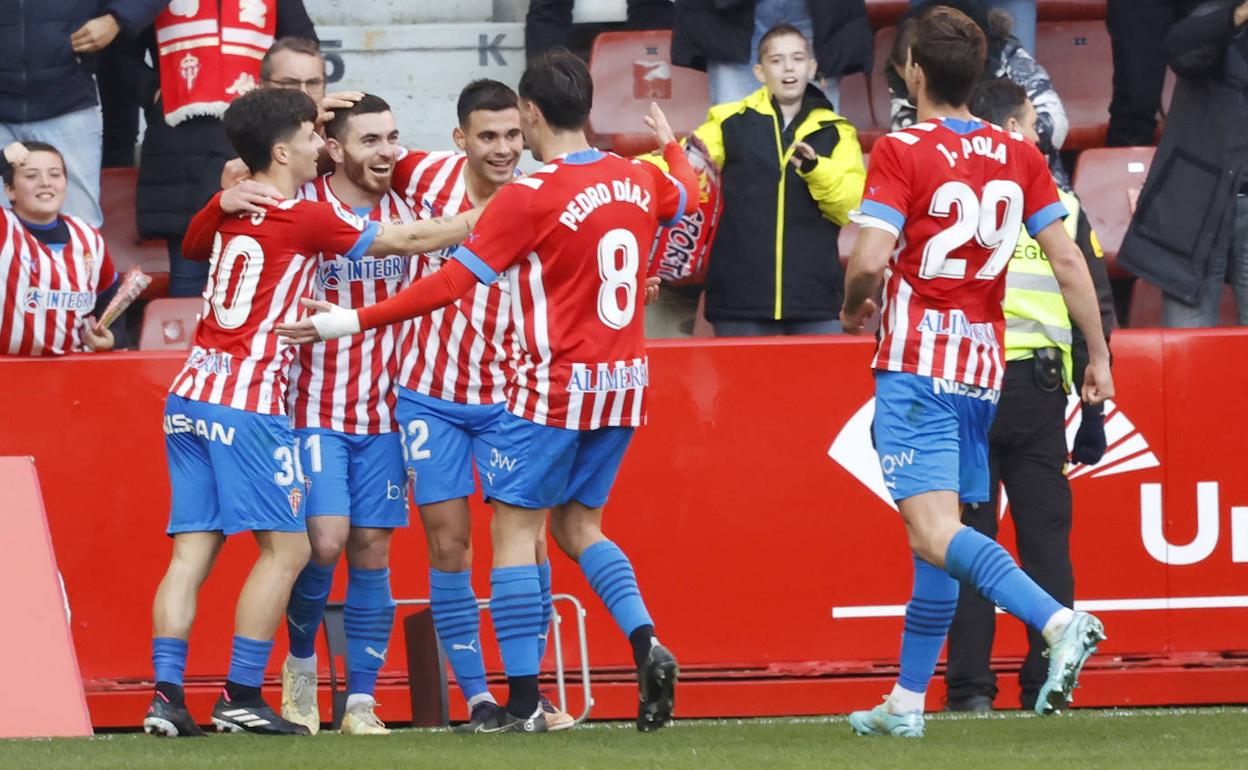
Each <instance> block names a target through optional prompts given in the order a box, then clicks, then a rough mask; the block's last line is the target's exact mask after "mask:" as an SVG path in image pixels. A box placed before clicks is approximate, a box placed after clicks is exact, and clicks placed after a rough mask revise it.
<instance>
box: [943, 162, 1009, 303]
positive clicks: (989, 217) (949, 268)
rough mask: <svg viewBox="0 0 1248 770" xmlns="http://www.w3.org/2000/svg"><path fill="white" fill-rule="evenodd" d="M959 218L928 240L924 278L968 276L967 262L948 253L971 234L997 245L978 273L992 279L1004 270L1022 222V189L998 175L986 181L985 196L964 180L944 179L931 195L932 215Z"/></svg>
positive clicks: (981, 241)
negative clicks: (955, 215)
mask: <svg viewBox="0 0 1248 770" xmlns="http://www.w3.org/2000/svg"><path fill="white" fill-rule="evenodd" d="M955 209H956V214H957V219H956V220H954V222H953V224H952V225H950V226H949V227H947V228H945V229H944V230H941V231H940V232H939V233H937V234H936V235H934V236H932V237H931V239H929V240H928V242H927V246H926V247H924V249H923V263H922V265H920V267H919V277H921V278H965V277H966V260H965V259H962V258H960V257H951V256H949V255H950V253H951V252H953V251H956V250H957V249H960V248H961V247H962V246H964V245H966V244H967V243H968V242H969V241H970V240H971V239H972V238H974V239H976V240H977V241H978V242H979V245H980V246H982V247H984V248H986V249H992V256H990V257H989V258H988V261H987V262H985V263H984V266H983V267H982V268H980V269H979V272H977V273H976V274H975V277H976V278H978V279H980V280H985V281H991V280H992V279H994V278H996V277H997V276H998V275H1000V274H1001V272H1002V271H1003V270H1005V268H1006V266H1007V265H1009V264H1010V258H1011V257H1012V256H1014V247H1015V246H1016V245H1017V244H1018V236H1019V233H1020V232H1021V230H1020V228H1021V227H1022V225H1023V189H1022V188H1021V187H1019V186H1018V183H1017V182H1013V181H1010V180H1009V179H993V180H992V181H990V182H988V184H986V185H984V194H983V197H982V199H981V198H979V197H977V196H976V195H975V191H974V190H972V189H971V186H970V185H968V184H966V183H965V182H945V183H944V184H942V185H941V186H940V187H938V188H936V192H935V193H933V194H932V205H931V206H930V207H929V209H928V213H929V214H931V215H932V216H933V217H949V216H953V215H954V213H955Z"/></svg>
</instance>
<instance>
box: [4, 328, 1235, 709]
mask: <svg viewBox="0 0 1248 770" xmlns="http://www.w3.org/2000/svg"><path fill="white" fill-rule="evenodd" d="M1113 349H1114V355H1115V358H1114V371H1115V376H1116V380H1117V384H1118V390H1119V397H1118V398H1117V399H1115V400H1114V402H1113V403H1112V405H1110V407H1109V409H1108V416H1107V419H1106V430H1107V435H1108V439H1109V450H1108V451H1107V453H1106V455H1105V458H1104V460H1102V462H1101V463H1100V464H1098V465H1097V466H1095V467H1092V468H1083V467H1074V468H1072V469H1071V471H1070V477H1071V485H1072V488H1073V492H1074V501H1075V522H1074V533H1073V556H1074V564H1075V571H1076V595H1077V597H1078V602H1079V606H1080V607H1082V608H1086V609H1089V610H1092V611H1095V612H1097V613H1099V614H1100V615H1101V617H1102V618H1103V619H1104V621H1105V624H1106V627H1107V630H1108V633H1109V640H1108V641H1107V642H1105V643H1104V644H1103V645H1102V654H1100V655H1098V656H1097V657H1096V658H1094V659H1093V661H1092V662H1091V663H1090V664H1089V668H1088V671H1087V672H1085V675H1084V688H1083V689H1081V690H1080V693H1079V701H1080V704H1081V705H1127V704H1140V703H1145V702H1153V703H1167V702H1175V703H1180V702H1181V703H1196V702H1215V703H1220V702H1239V701H1243V700H1244V699H1245V698H1244V696H1245V693H1246V692H1248V689H1245V684H1246V683H1248V679H1246V678H1245V676H1246V674H1248V612H1245V609H1246V608H1248V473H1245V472H1244V470H1243V463H1244V458H1245V456H1246V450H1248V399H1245V398H1243V395H1242V391H1243V386H1242V383H1243V382H1244V381H1245V380H1248V332H1244V331H1238V330H1218V329H1210V330H1196V331H1161V330H1156V331H1153V330H1149V331H1124V332H1119V333H1118V334H1115V336H1114V341H1113ZM870 350H871V343H870V341H869V340H859V339H850V338H836V339H829V338H806V339H800V338H799V339H775V340H740V341H733V340H695V341H669V342H656V343H653V344H652V345H651V349H650V356H651V357H650V362H651V372H652V377H651V383H652V389H653V392H652V397H651V399H650V402H649V403H650V412H649V424H648V426H647V427H644V428H642V429H641V430H639V431H638V433H637V436H636V438H635V440H634V442H633V446H632V447H631V449H630V451H629V453H628V456H627V458H626V459H625V461H624V465H623V468H622V470H621V473H620V476H619V482H618V484H617V486H616V488H615V491H614V493H613V494H612V496H611V499H610V502H609V503H608V505H607V515H606V523H605V529H606V531H607V533H608V535H609V536H610V537H612V538H613V539H614V540H616V541H617V542H619V543H620V545H621V547H622V548H624V550H625V551H626V552H627V553H628V554H629V556H630V558H631V559H632V561H633V564H634V566H635V567H636V570H637V575H638V578H639V581H640V584H641V588H642V590H643V592H644V595H645V598H646V601H647V603H648V605H649V608H650V611H651V613H652V614H653V616H654V618H655V621H656V626H657V628H658V633H659V634H660V636H661V638H662V639H663V641H664V643H665V644H667V645H668V646H670V647H671V648H672V650H673V651H674V652H676V654H677V655H678V657H679V658H680V660H681V664H682V669H683V671H684V672H685V680H686V681H687V682H689V683H690V684H689V689H688V690H686V691H685V692H686V693H687V697H686V698H685V700H683V701H682V704H683V707H682V712H681V713H682V714H683V715H685V716H695V715H701V714H705V715H714V714H717V713H718V714H743V713H744V714H748V713H818V712H831V711H836V710H839V706H840V705H842V702H841V701H838V700H835V699H830V696H828V695H827V693H828V692H830V690H829V689H827V688H828V687H832V686H833V684H829V683H834V684H835V683H842V682H843V683H848V684H846V686H850V685H852V686H853V687H854V688H856V689H854V691H853V694H854V697H855V698H856V699H861V697H862V696H863V695H864V694H869V695H870V698H871V700H872V701H874V699H875V697H877V696H878V695H879V694H882V693H884V692H886V691H887V686H888V684H887V679H886V677H887V675H888V674H889V672H890V671H892V670H895V669H894V667H895V665H896V655H897V650H898V644H897V640H898V636H899V634H900V633H901V617H900V616H901V613H902V608H903V607H902V606H903V603H904V602H905V601H906V599H907V597H908V595H909V589H910V582H911V566H910V558H909V554H908V552H907V550H906V547H905V538H904V533H903V529H902V525H901V522H900V519H899V518H898V516H897V514H896V513H895V512H894V510H893V507H892V505H891V504H890V503H889V502H888V499H887V495H885V494H883V492H884V489H883V484H882V478H881V474H880V470H879V466H878V460H877V458H876V455H875V453H874V450H873V449H872V447H871V443H870V439H869V433H868V429H869V425H870V419H871V412H872V409H873V403H872V400H871V396H872V378H871V374H870V371H869V370H868V368H867V361H868V360H869V356H870ZM181 363H182V361H181V356H180V355H179V354H176V353H118V354H109V355H98V354H97V355H77V356H67V357H64V358H59V359H55V360H46V359H45V360H34V359H15V358H11V359H0V398H2V399H3V403H4V404H5V405H6V408H7V410H8V413H7V415H6V418H5V419H4V420H3V421H2V422H0V455H31V456H34V457H35V458H36V462H37V464H38V468H39V473H40V477H41V478H42V480H43V492H44V500H45V504H46V508H47V511H48V520H49V524H50V527H51V531H52V537H53V542H54V544H55V548H56V555H57V561H58V563H59V564H60V565H61V569H62V571H63V573H64V579H65V586H66V590H67V593H68V598H69V603H70V605H71V607H72V609H73V635H74V640H75V643H76V646H77V650H78V656H79V662H80V667H81V671H82V676H83V677H84V679H85V680H86V686H87V692H88V697H89V698H91V697H96V696H98V694H100V693H104V692H110V691H113V690H119V689H125V688H126V687H127V686H130V685H129V684H127V683H132V684H133V687H135V688H136V690H138V691H142V688H141V686H140V683H141V682H142V681H144V680H146V679H148V678H150V676H151V673H150V663H149V637H150V631H151V625H150V613H151V601H152V595H153V592H154V591H155V588H156V585H157V583H158V582H159V580H160V578H161V575H162V573H163V571H164V569H165V566H166V564H167V560H168V555H169V547H170V546H169V541H168V539H167V538H166V537H165V535H164V529H165V525H166V517H167V513H168V495H169V488H168V476H167V472H166V469H165V454H164V441H163V438H164V437H163V436H162V425H161V410H162V404H163V400H164V397H165V392H166V390H167V388H168V385H169V383H170V381H171V380H172V379H173V377H174V375H175V374H176V373H177V371H178V369H179V367H180V366H181ZM1070 413H1071V415H1072V420H1073V419H1075V418H1076V417H1077V414H1078V410H1077V409H1074V408H1073V405H1072V409H1071V410H1070ZM1075 427H1076V426H1075V425H1074V423H1073V422H1072V423H1071V425H1070V426H1069V430H1070V431H1071V433H1072V434H1073V430H1074V429H1075ZM893 461H897V462H901V461H904V458H894V460H893ZM1003 513H1005V514H1006V515H1005V516H1004V521H1003V522H1002V530H1001V537H1002V540H1003V542H1004V543H1006V545H1007V547H1009V548H1010V549H1011V550H1013V537H1014V534H1013V529H1012V527H1011V525H1010V522H1009V516H1008V512H1003ZM474 516H475V521H474V523H475V525H476V526H475V531H474V538H475V541H474V545H475V553H476V554H477V560H478V567H479V568H478V569H477V570H476V571H475V574H474V578H475V580H476V590H477V593H478V595H479V596H482V597H484V596H488V595H489V586H488V570H487V569H484V565H485V564H487V563H488V562H487V556H486V555H487V554H488V553H489V527H488V509H487V508H486V507H485V506H484V505H482V504H481V502H480V500H479V498H478V499H477V500H476V501H474ZM554 550H555V549H553V548H552V551H554ZM392 552H393V554H394V557H393V560H392V572H393V576H394V581H395V587H394V593H395V596H396V597H401V598H419V597H425V596H427V595H428V585H427V562H426V557H425V544H424V538H423V535H422V533H421V532H420V530H419V528H417V527H412V528H408V529H407V530H405V531H401V532H399V533H397V534H396V538H395V543H394V547H393V551H392ZM254 554H255V545H254V543H253V542H252V541H251V540H250V539H249V538H247V537H236V538H233V539H232V541H231V542H230V543H229V544H227V546H226V548H225V549H224V552H223V553H222V555H221V557H220V559H219V561H218V562H217V567H216V569H215V571H214V573H213V574H212V576H211V577H210V578H209V579H208V581H207V583H206V584H205V586H204V590H203V591H202V593H201V601H200V605H199V618H198V620H197V622H196V626H195V631H194V633H193V635H192V638H191V655H190V664H189V668H188V670H187V675H188V683H190V684H193V683H195V682H205V683H206V682H219V681H220V680H221V679H222V678H223V677H224V674H225V672H226V669H227V657H228V652H229V643H228V642H229V638H230V634H231V628H232V618H233V601H234V598H235V597H236V596H237V593H238V589H239V588H240V586H241V585H242V582H243V580H244V578H245V576H246V570H247V569H248V567H249V566H250V563H251V559H252V558H253V557H254ZM552 564H553V571H554V590H555V592H556V593H560V592H566V593H571V594H574V595H575V596H577V597H579V598H580V599H581V600H582V601H583V602H584V603H585V605H586V607H587V608H588V612H589V615H588V629H589V648H590V658H591V662H592V664H593V667H594V669H595V671H602V672H604V673H603V676H604V678H606V679H609V678H610V676H612V675H614V676H616V677H617V679H619V680H620V681H621V682H624V681H626V680H627V678H628V677H627V672H628V671H629V670H630V669H631V660H630V654H629V647H628V645H627V643H626V642H625V641H624V640H623V639H622V638H621V637H620V634H619V631H618V630H617V629H616V628H615V626H614V625H613V623H612V620H611V617H610V615H609V614H608V613H607V612H606V611H605V610H604V609H603V608H602V606H601V604H600V603H599V602H598V600H597V598H596V597H594V596H593V594H592V592H591V591H590V589H589V587H588V585H587V583H586V581H585V580H584V578H583V576H582V575H581V572H580V570H579V568H577V567H576V565H574V564H573V563H571V562H570V561H569V560H568V559H566V558H564V557H563V556H562V555H559V554H555V555H554V556H553V559H552ZM343 569H344V572H345V568H343ZM343 578H345V575H343V576H341V577H340V579H339V580H338V581H337V582H336V584H335V588H334V593H333V595H332V596H331V598H332V599H335V600H341V598H342V595H343V592H344V587H345V580H344V579H343ZM1001 617H1002V620H1001V623H1000V624H999V625H1000V628H999V632H998V643H997V647H996V655H997V656H1000V657H1001V659H1002V660H1003V661H1009V660H1013V661H1014V662H1015V665H1016V663H1017V658H1019V657H1021V655H1022V654H1023V652H1024V645H1025V640H1024V635H1023V633H1022V629H1021V625H1020V624H1019V623H1018V622H1017V621H1015V620H1013V619H1009V618H1006V617H1004V616H1001ZM482 637H483V640H486V643H485V645H484V646H485V647H486V649H487V653H486V660H487V666H489V667H490V669H491V670H492V671H494V670H500V669H501V666H500V664H499V661H498V658H497V653H496V652H494V649H495V645H494V643H493V641H492V640H493V633H492V629H490V627H489V625H488V623H486V624H485V627H484V628H483V633H482ZM396 641H397V637H396ZM284 645H285V639H284V632H280V631H279V637H278V652H277V653H275V654H274V656H273V659H272V661H271V665H272V666H273V667H274V668H273V671H271V672H270V673H271V674H275V673H276V671H277V669H276V666H278V665H279V664H280V661H281V651H282V650H284V649H285V646H284ZM572 646H573V644H572V642H571V639H570V638H569V642H568V643H567V645H566V646H565V651H568V650H569V649H570V648H571V647H572ZM396 649H398V648H396ZM569 656H570V657H569V666H570V667H571V666H575V665H577V663H578V661H577V658H576V656H575V655H574V654H572V653H571V652H569ZM551 657H553V656H551ZM322 660H323V661H324V657H322ZM403 665H404V662H403V660H402V656H401V655H392V656H390V660H389V661H388V663H387V665H386V669H385V670H383V677H384V676H391V677H393V678H395V679H397V678H398V677H399V676H400V675H401V673H402V669H403ZM550 665H553V663H552V662H551V660H548V661H547V666H550ZM611 672H614V674H612V673H611ZM840 674H852V675H853V676H848V677H840V676H838V675H840ZM1010 678H1011V677H1009V676H1005V677H1002V688H1003V698H1004V697H1005V695H1004V693H1005V692H1008V691H1009V687H1010V682H1009V679H1010ZM746 680H749V681H750V682H751V683H752V684H751V689H749V691H748V692H749V693H753V694H751V695H749V696H748V697H747V696H746V695H739V696H734V697H736V700H735V701H732V702H725V701H724V700H723V697H724V696H723V694H722V693H725V692H728V688H727V684H731V683H733V682H736V683H737V684H740V683H741V682H743V681H746ZM1145 680H1147V682H1145ZM716 681H718V682H720V683H721V684H722V683H727V684H725V689H716V685H715V682H716ZM793 683H806V684H811V685H815V684H817V685H818V687H817V688H815V689H812V690H810V692H812V693H813V692H816V691H817V692H819V693H820V695H818V697H812V698H810V699H808V700H801V699H800V698H796V697H795V696H792V695H786V696H785V698H784V701H783V703H777V704H776V705H775V708H776V709H786V710H779V711H772V712H768V711H767V710H766V709H767V708H770V707H769V706H764V705H760V704H762V703H763V699H761V698H762V696H761V695H759V693H764V692H766V691H768V690H767V688H769V687H773V686H775V687H780V686H782V685H786V686H787V685H789V684H793ZM854 683H857V684H854ZM864 683H865V684H864ZM1127 683H1135V684H1132V685H1131V686H1130V687H1128V686H1126V685H1127ZM836 686H840V685H836ZM604 687H606V685H604ZM629 687H631V685H629ZM819 688H823V689H819ZM938 689H939V685H938V684H936V683H934V690H933V693H936V692H938ZM608 690H609V688H607V689H604V690H603V691H602V692H604V693H606V692H607V691H608ZM627 691H628V687H622V689H620V690H619V692H620V693H622V695H621V697H620V698H618V699H612V698H607V697H606V696H605V695H604V696H603V697H602V698H600V699H598V700H599V705H598V706H596V707H595V711H594V715H595V716H627V715H628V709H629V708H632V709H633V710H634V712H635V708H636V706H635V703H636V701H635V698H636V691H635V689H634V690H632V691H631V703H630V698H629V697H624V696H625V695H628V692H627ZM733 692H737V693H745V692H746V690H742V689H738V690H734V691H733ZM1015 692H1016V690H1015ZM93 694H95V695H93ZM931 697H932V699H933V701H934V699H935V698H937V697H938V695H935V694H934V695H933V696H931ZM383 700H385V699H384V698H383ZM401 700H402V699H401V698H395V697H391V698H390V701H389V702H399V701H401ZM453 700H458V699H457V698H453ZM136 702H142V699H141V698H140V699H139V700H138V701H136ZM95 703H96V701H94V700H93V701H92V709H93V713H94V714H95V715H96V718H97V722H96V724H97V725H99V724H104V723H106V722H101V721H100V720H101V719H103V717H100V713H101V709H99V708H97V707H96V705H95ZM863 703H866V701H863V702H855V703H849V704H848V705H850V706H855V707H861V706H862V705H863ZM617 706H618V710H619V711H620V712H621V713H619V714H615V713H613V712H614V710H616V709H617ZM929 706H930V707H933V708H938V707H939V703H938V702H930V703H929ZM140 718H141V707H139V708H138V710H137V711H136V712H135V714H134V716H133V718H132V722H134V721H137V720H138V719H140ZM390 718H392V719H401V716H396V715H393V714H392V715H391V716H390ZM123 723H124V722H123Z"/></svg>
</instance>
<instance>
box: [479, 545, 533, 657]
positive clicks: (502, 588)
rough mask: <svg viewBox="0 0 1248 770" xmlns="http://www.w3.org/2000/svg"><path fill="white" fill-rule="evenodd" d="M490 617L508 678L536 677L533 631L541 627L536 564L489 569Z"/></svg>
mask: <svg viewBox="0 0 1248 770" xmlns="http://www.w3.org/2000/svg"><path fill="white" fill-rule="evenodd" d="M490 586H491V588H492V589H493V595H492V596H491V597H490V616H491V617H492V618H493V619H494V633H495V635H496V636H497V637H498V650H499V652H500V653H502V657H503V668H504V669H505V670H506V671H507V676H508V677H529V676H537V674H538V669H539V667H540V659H539V658H538V656H537V634H538V632H539V631H540V630H541V628H542V589H541V584H540V582H539V581H538V577H537V565H534V564H529V565H525V566H521V567H495V568H494V569H493V570H491V571H490Z"/></svg>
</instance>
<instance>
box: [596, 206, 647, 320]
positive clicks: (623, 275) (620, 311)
mask: <svg viewBox="0 0 1248 770" xmlns="http://www.w3.org/2000/svg"><path fill="white" fill-rule="evenodd" d="M639 259H640V249H638V248H637V236H635V235H633V233H632V231H630V230H625V229H624V228H616V229H615V230H609V231H607V234H606V235H604V236H602V240H600V241H598V277H599V278H601V279H602V286H601V287H599V289H598V318H599V320H601V321H602V322H603V323H604V324H606V325H607V326H609V327H610V328H612V329H623V328H624V327H625V326H628V322H629V321H631V320H633V313H635V312H636V311H637V265H638V261H639Z"/></svg>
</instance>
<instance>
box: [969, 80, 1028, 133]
mask: <svg viewBox="0 0 1248 770" xmlns="http://www.w3.org/2000/svg"><path fill="white" fill-rule="evenodd" d="M1026 104H1027V89H1025V88H1023V87H1022V86H1020V85H1019V84H1018V83H1015V82H1014V81H1013V80H1010V79H1009V78H993V79H992V80H985V81H982V82H981V83H980V84H979V85H977V86H975V90H974V91H973V92H972V93H971V114H972V115H974V116H975V117H977V118H983V119H984V120H986V121H988V122H989V123H995V124H997V125H998V126H1004V125H1005V124H1006V121H1008V120H1009V119H1010V118H1014V119H1015V120H1022V117H1023V107H1024V106H1025V105H1026Z"/></svg>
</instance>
